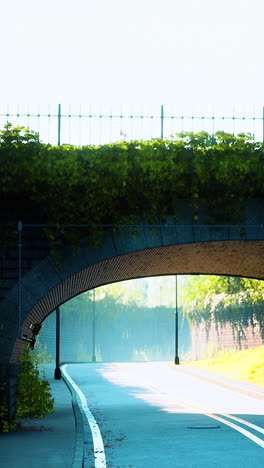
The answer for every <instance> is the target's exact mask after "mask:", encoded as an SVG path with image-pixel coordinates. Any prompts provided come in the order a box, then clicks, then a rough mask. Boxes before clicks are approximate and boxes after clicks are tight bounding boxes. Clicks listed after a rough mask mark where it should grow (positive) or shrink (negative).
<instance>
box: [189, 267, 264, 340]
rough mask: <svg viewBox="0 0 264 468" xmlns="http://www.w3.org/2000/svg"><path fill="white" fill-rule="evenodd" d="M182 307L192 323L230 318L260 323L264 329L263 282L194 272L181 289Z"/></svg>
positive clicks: (243, 322) (231, 320) (243, 323)
mask: <svg viewBox="0 0 264 468" xmlns="http://www.w3.org/2000/svg"><path fill="white" fill-rule="evenodd" d="M182 301H183V304H184V307H183V310H184V313H185V315H186V316H187V317H188V318H189V320H190V321H191V322H201V321H204V322H206V323H210V322H211V321H212V320H213V321H215V322H216V323H223V322H225V321H230V322H231V323H232V324H233V326H236V325H237V326H240V325H247V324H249V323H250V324H251V325H253V326H255V325H256V324H258V325H259V326H260V330H262V331H264V327H263V325H264V323H263V312H262V311H263V306H264V281H261V280H256V279H251V278H239V277H232V276H214V275H196V276H195V275H194V276H190V277H188V281H186V283H185V286H184V288H183V291H182Z"/></svg>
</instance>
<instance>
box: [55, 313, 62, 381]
mask: <svg viewBox="0 0 264 468" xmlns="http://www.w3.org/2000/svg"><path fill="white" fill-rule="evenodd" d="M54 379H55V380H60V379H61V370H60V308H59V307H57V309H56V368H55V372H54Z"/></svg>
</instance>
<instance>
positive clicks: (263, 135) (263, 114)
mask: <svg viewBox="0 0 264 468" xmlns="http://www.w3.org/2000/svg"><path fill="white" fill-rule="evenodd" d="M262 142H263V143H264V107H262Z"/></svg>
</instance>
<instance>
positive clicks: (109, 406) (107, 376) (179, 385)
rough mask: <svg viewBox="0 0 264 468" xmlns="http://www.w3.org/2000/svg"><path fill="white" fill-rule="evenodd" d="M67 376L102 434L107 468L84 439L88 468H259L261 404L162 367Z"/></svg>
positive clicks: (103, 367) (92, 369)
mask: <svg viewBox="0 0 264 468" xmlns="http://www.w3.org/2000/svg"><path fill="white" fill-rule="evenodd" d="M67 372H68V373H69V374H70V376H71V378H72V379H73V381H74V382H75V383H76V384H77V385H78V387H79V388H80V389H81V391H82V392H83V394H84V395H85V397H86V401H87V403H88V405H89V408H90V410H91V412H92V414H93V416H94V418H95V420H96V421H97V423H98V426H99V428H100V431H101V435H102V440H103V445H104V451H105V457H106V465H104V464H103V462H102V459H100V461H99V462H98V460H97V465H96V462H94V460H93V443H92V438H91V437H90V436H89V435H88V436H86V440H85V442H86V447H87V448H88V449H87V456H88V458H87V459H86V465H85V466H86V467H87V468H92V467H94V466H96V468H97V467H98V468H99V467H103V466H107V468H132V467H133V468H150V467H151V468H172V467H173V468H175V467H181V468H192V467H197V468H198V467H210V468H214V467H217V468H218V467H219V468H220V467H221V468H223V467H226V468H229V467H230V468H233V467H234V468H235V467H237V468H238V467H239V468H241V467H245V468H246V467H247V468H248V467H250V466H253V467H254V468H260V467H261V468H263V466H264V449H263V448H264V400H261V399H254V398H252V397H249V396H246V395H244V394H242V393H237V392H234V391H232V390H230V389H228V388H223V387H220V386H218V385H215V384H213V383H209V382H208V381H206V380H200V379H197V378H196V377H194V376H191V375H187V374H186V373H185V372H183V371H182V370H181V366H179V367H175V366H170V365H169V364H168V363H120V364H118V363H116V364H77V365H68V366H67ZM97 429H98V427H97ZM97 429H96V430H97Z"/></svg>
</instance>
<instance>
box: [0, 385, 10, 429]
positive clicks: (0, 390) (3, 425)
mask: <svg viewBox="0 0 264 468" xmlns="http://www.w3.org/2000/svg"><path fill="white" fill-rule="evenodd" d="M5 387H6V385H5V384H2V385H1V386H0V432H9V430H10V421H9V414H8V403H7V397H6V391H5Z"/></svg>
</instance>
